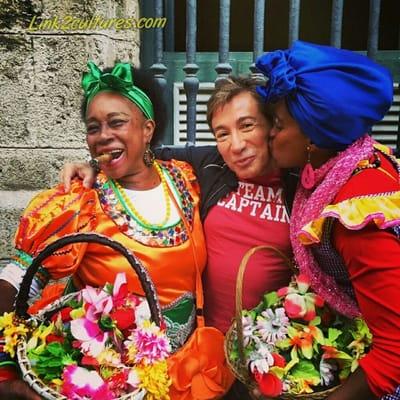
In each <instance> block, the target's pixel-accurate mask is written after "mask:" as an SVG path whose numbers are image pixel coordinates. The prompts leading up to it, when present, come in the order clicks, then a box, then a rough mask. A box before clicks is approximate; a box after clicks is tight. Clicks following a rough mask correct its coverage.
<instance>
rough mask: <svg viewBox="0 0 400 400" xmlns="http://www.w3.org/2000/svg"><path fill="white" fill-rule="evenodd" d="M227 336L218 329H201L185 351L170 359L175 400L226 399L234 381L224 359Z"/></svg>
mask: <svg viewBox="0 0 400 400" xmlns="http://www.w3.org/2000/svg"><path fill="white" fill-rule="evenodd" d="M223 349H224V335H223V334H222V333H221V332H220V331H218V330H217V329H215V328H212V327H201V328H197V329H196V330H195V331H194V333H193V334H192V336H191V337H190V339H189V340H188V341H187V342H186V343H185V345H184V346H183V347H182V349H180V350H178V351H177V352H176V353H175V354H173V355H172V356H171V357H170V358H169V359H168V371H169V374H170V377H171V379H172V385H171V388H170V392H169V394H170V396H171V399H173V400H178V399H179V400H210V399H218V398H220V397H221V396H223V395H224V394H225V393H226V392H227V391H228V390H229V388H230V386H231V385H232V383H233V381H234V377H233V375H232V373H231V372H230V370H229V367H228V365H227V363H226V360H225V355H224V350H223Z"/></svg>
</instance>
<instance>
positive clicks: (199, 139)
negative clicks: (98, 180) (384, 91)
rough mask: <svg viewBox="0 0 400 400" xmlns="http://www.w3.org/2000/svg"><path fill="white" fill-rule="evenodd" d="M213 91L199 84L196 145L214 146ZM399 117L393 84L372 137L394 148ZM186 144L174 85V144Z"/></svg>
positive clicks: (180, 96)
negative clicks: (211, 125)
mask: <svg viewBox="0 0 400 400" xmlns="http://www.w3.org/2000/svg"><path fill="white" fill-rule="evenodd" d="M213 90H214V83H213V82H201V83H200V86H199V92H198V94H197V104H196V115H197V122H196V144H197V145H206V144H215V140H214V135H213V134H212V133H211V131H210V128H209V127H208V124H207V116H206V112H207V100H208V98H209V97H210V96H211V93H212V91H213ZM399 117H400V89H399V84H398V83H395V84H394V99H393V104H392V106H391V107H390V109H389V112H388V113H387V114H386V115H385V117H384V119H383V120H382V121H380V122H379V123H377V124H376V125H375V126H373V128H372V136H373V138H374V139H376V140H377V141H378V142H380V143H382V144H386V145H389V146H391V147H392V148H393V149H395V148H396V141H397V134H398V130H399ZM185 143H186V95H185V91H184V89H183V83H182V82H176V83H175V84H174V144H175V145H183V144H185Z"/></svg>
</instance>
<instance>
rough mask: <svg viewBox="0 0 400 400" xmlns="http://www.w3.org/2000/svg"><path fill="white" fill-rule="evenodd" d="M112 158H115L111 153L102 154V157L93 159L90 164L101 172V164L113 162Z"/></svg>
mask: <svg viewBox="0 0 400 400" xmlns="http://www.w3.org/2000/svg"><path fill="white" fill-rule="evenodd" d="M112 158H113V156H112V155H111V154H110V153H107V154H102V155H101V156H97V157H95V158H92V159H91V160H90V161H89V164H90V166H91V167H92V168H93V169H94V170H95V171H96V172H99V171H100V163H106V162H110V161H111V160H112Z"/></svg>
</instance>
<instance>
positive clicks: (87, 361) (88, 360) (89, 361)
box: [81, 356, 99, 367]
mask: <svg viewBox="0 0 400 400" xmlns="http://www.w3.org/2000/svg"><path fill="white" fill-rule="evenodd" d="M81 364H82V365H88V366H90V365H91V366H93V367H96V366H98V365H99V362H98V361H97V360H96V359H95V358H94V357H92V356H83V357H82V360H81Z"/></svg>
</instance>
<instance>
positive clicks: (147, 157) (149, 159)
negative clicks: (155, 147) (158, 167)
mask: <svg viewBox="0 0 400 400" xmlns="http://www.w3.org/2000/svg"><path fill="white" fill-rule="evenodd" d="M155 159H156V156H155V155H154V153H153V151H152V150H151V149H150V144H149V143H147V147H146V150H145V151H144V154H143V162H144V165H145V166H146V167H151V166H152V165H153V163H154V160H155Z"/></svg>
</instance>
